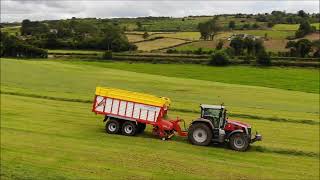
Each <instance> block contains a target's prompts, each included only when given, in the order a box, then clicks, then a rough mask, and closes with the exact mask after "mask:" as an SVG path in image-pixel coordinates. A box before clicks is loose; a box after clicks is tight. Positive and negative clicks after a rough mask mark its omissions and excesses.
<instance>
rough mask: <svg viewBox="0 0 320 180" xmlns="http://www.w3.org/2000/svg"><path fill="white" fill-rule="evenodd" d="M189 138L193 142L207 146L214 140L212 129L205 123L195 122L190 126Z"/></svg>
mask: <svg viewBox="0 0 320 180" xmlns="http://www.w3.org/2000/svg"><path fill="white" fill-rule="evenodd" d="M188 140H189V141H190V142H191V144H194V145H198V146H207V145H209V144H210V143H211V140H212V130H211V129H210V128H209V127H208V126H207V125H206V124H204V123H195V124H192V125H191V126H190V127H189V130H188Z"/></svg>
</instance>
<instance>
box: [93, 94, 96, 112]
mask: <svg viewBox="0 0 320 180" xmlns="http://www.w3.org/2000/svg"><path fill="white" fill-rule="evenodd" d="M96 104H97V95H95V96H94V100H93V104H92V112H95V108H96Z"/></svg>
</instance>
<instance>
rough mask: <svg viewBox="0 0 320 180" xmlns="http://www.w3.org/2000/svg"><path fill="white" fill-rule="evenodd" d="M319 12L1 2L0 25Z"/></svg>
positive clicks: (260, 4) (177, 1)
mask: <svg viewBox="0 0 320 180" xmlns="http://www.w3.org/2000/svg"><path fill="white" fill-rule="evenodd" d="M301 9H302V10H304V11H306V12H308V13H318V12H319V1H317V0H316V1H311V0H309V1H298V0H295V1H285V0H278V1H263V0H256V1H253V0H246V1H240V0H237V1H231V0H228V1H218V0H211V1H210V0H205V1H202V0H193V1H191V0H188V1H185V0H174V1H167V0H158V1H155V0H153V1H145V0H135V1H125V0H118V1H112V0H104V1H103V0H91V1H85V0H83V1H82V0H71V1H70V0H69V1H65V0H56V1H53V0H1V22H21V21H22V20H23V19H30V20H32V21H35V20H54V19H67V18H72V17H79V18H86V17H96V18H113V17H142V16H171V17H183V16H189V15H215V14H232V13H248V14H251V13H253V14H256V13H266V12H267V13H270V12H271V11H273V10H280V11H286V12H297V11H298V10H301Z"/></svg>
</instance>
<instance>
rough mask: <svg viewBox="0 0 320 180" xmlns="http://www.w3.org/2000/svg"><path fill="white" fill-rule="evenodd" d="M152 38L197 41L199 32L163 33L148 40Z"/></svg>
mask: <svg viewBox="0 0 320 180" xmlns="http://www.w3.org/2000/svg"><path fill="white" fill-rule="evenodd" d="M153 37H169V38H180V39H186V40H192V41H194V40H199V39H200V33H199V32H175V33H163V34H153V35H151V36H150V38H153Z"/></svg>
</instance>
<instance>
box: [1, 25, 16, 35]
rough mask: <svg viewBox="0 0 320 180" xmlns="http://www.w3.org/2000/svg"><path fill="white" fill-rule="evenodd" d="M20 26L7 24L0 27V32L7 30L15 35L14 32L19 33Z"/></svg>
mask: <svg viewBox="0 0 320 180" xmlns="http://www.w3.org/2000/svg"><path fill="white" fill-rule="evenodd" d="M20 27H21V26H8V27H4V28H1V32H7V33H9V34H10V35H14V36H15V35H16V34H20Z"/></svg>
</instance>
